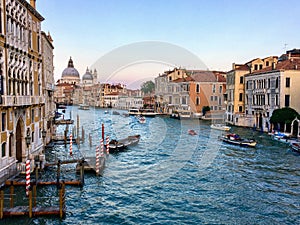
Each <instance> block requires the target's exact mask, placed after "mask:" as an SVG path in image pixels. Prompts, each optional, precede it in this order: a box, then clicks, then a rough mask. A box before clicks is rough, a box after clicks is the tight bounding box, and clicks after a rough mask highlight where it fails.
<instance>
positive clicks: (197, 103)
mask: <svg viewBox="0 0 300 225" xmlns="http://www.w3.org/2000/svg"><path fill="white" fill-rule="evenodd" d="M196 105H200V98H199V97H196Z"/></svg>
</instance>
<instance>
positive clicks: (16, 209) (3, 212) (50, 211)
mask: <svg viewBox="0 0 300 225" xmlns="http://www.w3.org/2000/svg"><path fill="white" fill-rule="evenodd" d="M10 187H11V189H10V198H9V201H10V207H4V200H5V198H4V190H3V188H2V189H1V191H0V219H3V218H4V217H12V216H29V217H30V218H32V217H35V216H46V215H57V216H60V218H62V217H64V216H65V214H66V200H65V199H66V191H65V183H64V182H60V183H59V185H58V189H59V193H58V195H59V200H58V205H57V206H43V207H42V206H37V205H36V194H37V192H36V185H34V186H33V188H32V189H33V193H32V190H29V195H28V206H14V186H10Z"/></svg>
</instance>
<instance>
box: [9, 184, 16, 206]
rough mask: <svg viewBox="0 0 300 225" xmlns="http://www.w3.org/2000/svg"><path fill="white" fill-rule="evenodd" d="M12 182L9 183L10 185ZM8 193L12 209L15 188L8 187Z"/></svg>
mask: <svg viewBox="0 0 300 225" xmlns="http://www.w3.org/2000/svg"><path fill="white" fill-rule="evenodd" d="M12 183H13V182H12V181H11V184H12ZM9 192H10V208H12V207H14V192H15V187H14V186H13V185H11V186H10V187H9Z"/></svg>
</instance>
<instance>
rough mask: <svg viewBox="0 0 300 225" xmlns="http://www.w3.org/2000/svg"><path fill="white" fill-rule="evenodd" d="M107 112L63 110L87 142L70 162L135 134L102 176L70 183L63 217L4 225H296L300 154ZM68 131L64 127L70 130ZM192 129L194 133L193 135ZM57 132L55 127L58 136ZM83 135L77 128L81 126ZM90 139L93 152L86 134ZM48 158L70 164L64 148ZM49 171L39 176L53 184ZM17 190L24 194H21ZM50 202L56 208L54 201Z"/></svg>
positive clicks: (202, 124)
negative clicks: (102, 143) (105, 138)
mask: <svg viewBox="0 0 300 225" xmlns="http://www.w3.org/2000/svg"><path fill="white" fill-rule="evenodd" d="M119 112H120V115H113V114H112V110H108V113H106V112H105V110H104V109H90V110H78V109H77V107H76V106H72V107H68V108H67V110H66V112H65V118H68V117H69V116H72V118H73V119H74V120H75V123H74V125H76V116H77V114H78V115H79V117H80V126H83V128H84V130H85V143H83V144H81V146H80V149H78V148H77V146H76V145H73V157H75V158H77V157H78V158H79V157H82V156H84V157H88V156H93V155H94V154H95V146H96V145H97V144H99V139H100V137H101V124H102V123H103V124H104V125H105V134H107V135H109V136H110V137H111V138H113V139H120V138H124V137H127V136H128V135H134V134H140V135H141V139H140V142H139V143H138V144H137V145H136V146H132V147H130V148H128V149H127V150H126V151H125V152H121V153H118V154H115V155H112V154H111V155H109V156H108V157H107V161H106V167H105V170H104V173H103V176H99V177H96V176H95V175H92V174H86V176H85V185H84V187H83V188H79V187H71V186H68V187H67V190H66V194H67V196H66V202H67V203H66V205H67V215H66V217H65V218H64V219H59V218H57V217H41V218H34V219H28V218H25V217H23V218H13V219H5V220H3V221H0V223H1V224H2V223H3V224H22V223H23V224H299V223H300V222H299V221H300V170H299V168H300V154H297V153H294V152H292V151H291V149H289V147H288V146H286V145H285V144H283V143H278V142H276V141H274V140H271V139H270V137H269V136H268V135H266V134H263V133H259V132H256V131H252V130H251V129H245V128H237V127H233V128H232V132H235V133H238V134H240V135H241V136H244V137H249V138H255V139H256V140H257V142H258V145H257V147H256V148H244V147H238V146H232V145H229V144H226V143H222V142H221V141H219V140H218V136H219V135H221V134H222V132H221V131H217V130H211V129H210V122H207V121H200V120H181V121H180V120H175V119H171V118H168V117H159V116H157V117H155V118H147V121H146V123H145V124H140V123H139V122H138V120H137V119H136V118H135V117H132V116H131V117H126V116H124V115H122V113H124V112H125V111H119ZM71 128H72V129H74V127H70V128H69V129H70V130H71ZM189 129H193V130H195V131H196V132H197V135H194V136H191V135H189V134H188V130H189ZM62 131H63V127H59V128H58V132H62ZM80 133H81V129H80ZM89 134H91V136H92V147H90V145H89V141H88V135H89ZM47 159H49V160H51V161H53V160H57V159H62V160H64V159H70V156H69V150H68V146H67V148H65V147H64V146H55V147H53V148H52V149H49V150H47ZM55 177H56V173H55V168H53V169H48V170H47V171H46V172H45V175H44V178H45V179H46V178H47V179H50V178H51V179H55ZM62 178H63V179H74V178H76V174H75V170H74V165H64V166H62ZM55 190H56V187H43V188H39V189H38V191H39V195H42V196H43V197H44V198H41V199H40V200H39V202H40V204H41V205H49V204H56V203H55V201H57V199H56V198H55V197H54V195H55V194H54V193H56V192H55ZM22 191H23V190H22ZM53 202H54V203H53Z"/></svg>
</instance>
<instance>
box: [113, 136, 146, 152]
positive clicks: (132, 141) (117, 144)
mask: <svg viewBox="0 0 300 225" xmlns="http://www.w3.org/2000/svg"><path fill="white" fill-rule="evenodd" d="M140 137H141V136H140V135H134V136H128V137H127V138H124V139H120V140H111V141H110V142H109V153H117V152H121V151H124V150H125V149H126V148H127V147H129V146H133V145H136V144H137V143H139V141H140Z"/></svg>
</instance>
